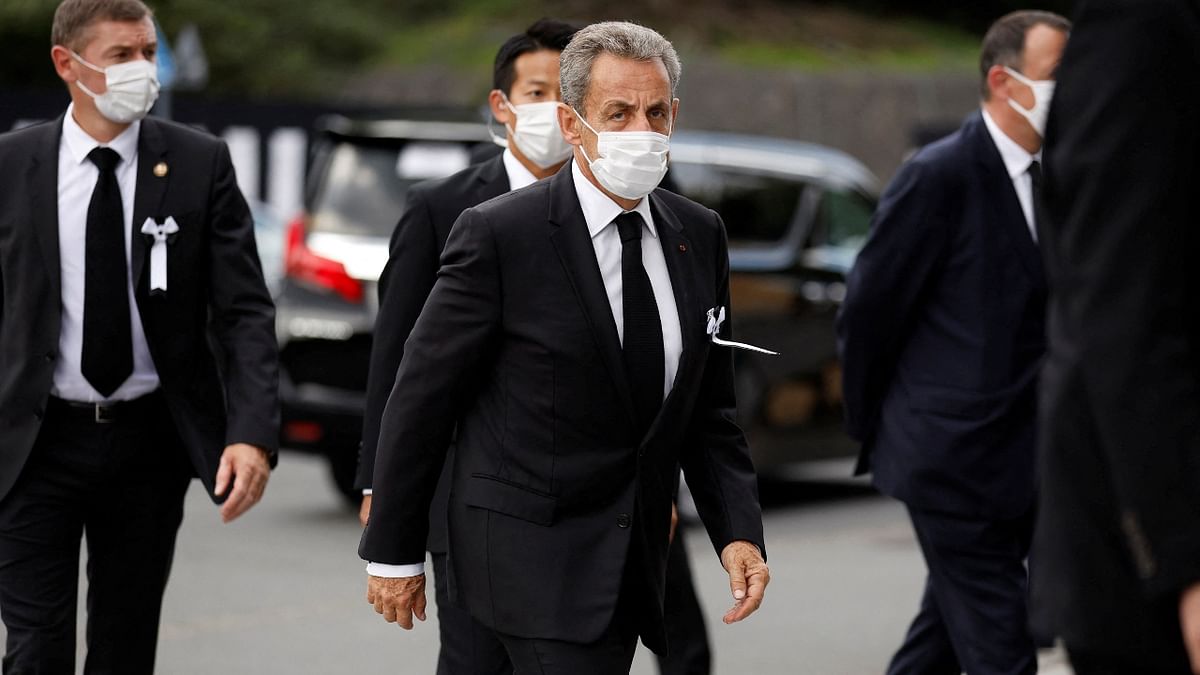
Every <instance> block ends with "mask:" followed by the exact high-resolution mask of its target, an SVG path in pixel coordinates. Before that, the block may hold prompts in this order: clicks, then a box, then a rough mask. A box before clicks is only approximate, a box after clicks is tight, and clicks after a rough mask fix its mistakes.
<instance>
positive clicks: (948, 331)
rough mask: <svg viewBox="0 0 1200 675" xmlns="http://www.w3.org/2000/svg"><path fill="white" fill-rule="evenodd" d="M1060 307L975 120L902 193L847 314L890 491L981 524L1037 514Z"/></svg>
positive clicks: (847, 377) (849, 375) (870, 453)
mask: <svg viewBox="0 0 1200 675" xmlns="http://www.w3.org/2000/svg"><path fill="white" fill-rule="evenodd" d="M1045 295H1046V286H1045V277H1044V274H1043V270H1042V262H1041V257H1040V253H1039V251H1038V248H1037V246H1036V244H1035V243H1034V240H1033V237H1032V235H1031V234H1030V232H1029V228H1028V225H1027V222H1026V220H1025V216H1024V214H1023V213H1022V211H1021V206H1020V202H1019V201H1018V199H1017V194H1016V190H1015V189H1014V187H1013V184H1012V180H1011V179H1010V178H1009V175H1008V172H1007V170H1006V169H1005V167H1004V163H1003V161H1002V160H1001V158H1000V153H999V151H998V150H997V149H996V146H995V143H994V142H993V141H992V139H991V136H990V135H989V134H988V131H987V127H986V126H985V123H984V120H983V116H982V114H981V113H975V114H973V115H971V116H970V117H969V118H968V119H967V121H966V122H965V123H964V124H963V126H962V128H961V129H959V130H958V131H957V132H955V133H954V134H952V135H950V136H948V137H946V138H944V139H942V140H940V141H938V142H936V143H934V144H932V145H930V146H928V147H926V148H924V149H923V150H921V151H920V152H919V153H917V155H916V156H915V157H913V159H912V160H910V161H909V162H908V163H907V164H905V165H904V167H902V168H901V170H900V172H899V174H898V175H897V176H896V178H895V179H894V180H893V181H892V183H891V185H889V186H888V189H887V191H886V192H885V193H884V195H883V198H882V200H881V201H880V204H879V208H878V210H877V212H876V214H875V217H874V220H873V222H872V227H871V234H870V238H869V239H868V240H867V243H866V245H865V246H864V248H863V250H862V252H861V253H859V256H858V260H857V262H856V263H855V265H854V269H853V270H852V271H851V273H850V276H849V279H848V289H847V295H846V299H845V302H844V303H843V304H842V308H841V312H840V315H839V317H838V346H839V349H840V351H841V359H842V364H843V369H844V392H845V407H846V414H847V421H848V428H849V431H850V434H851V435H852V436H854V437H855V438H856V439H858V440H860V441H862V442H863V450H862V456H861V458H860V468H861V469H863V470H865V469H867V468H868V467H869V468H870V470H872V471H873V473H874V481H875V484H876V486H877V487H879V489H880V490H881V491H883V492H884V493H886V494H889V495H891V496H893V497H896V498H898V499H900V500H902V501H904V502H906V503H907V504H909V505H910V506H913V507H915V508H919V509H927V510H934V511H942V512H950V513H956V514H960V515H965V516H973V517H976V516H977V517H986V518H1010V517H1015V516H1017V515H1020V514H1022V513H1025V512H1026V511H1027V510H1028V509H1029V508H1030V506H1031V505H1032V503H1033V488H1034V480H1033V466H1034V459H1033V455H1034V426H1035V425H1034V422H1035V416H1036V414H1035V406H1036V384H1037V373H1038V368H1039V367H1040V365H1041V361H1042V358H1043V355H1044V350H1045V337H1044V330H1045V328H1044V312H1045Z"/></svg>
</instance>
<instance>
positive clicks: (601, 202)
mask: <svg viewBox="0 0 1200 675" xmlns="http://www.w3.org/2000/svg"><path fill="white" fill-rule="evenodd" d="M504 155H505V157H504V159H505V167H506V168H508V161H509V158H510V157H511V154H510V153H509V152H508V151H507V150H506V151H505V152H504ZM512 160H513V161H514V162H516V158H515V157H513V158H512ZM517 164H518V165H519V164H520V163H519V162H517ZM521 168H522V169H524V168H525V167H523V166H522V167H521ZM526 173H528V172H526ZM530 175H531V176H532V174H530ZM571 178H572V179H573V180H574V182H575V194H576V195H577V196H578V197H579V206H580V207H581V208H582V209H583V219H584V221H585V222H586V223H587V228H588V232H589V233H590V234H591V238H592V248H593V249H594V250H595V252H596V262H597V263H598V264H599V266H600V276H601V277H603V279H604V290H605V291H606V292H607V294H608V304H609V307H610V308H611V309H612V313H613V321H615V322H616V324H617V335H618V337H620V339H621V341H622V342H624V340H625V312H624V307H625V303H624V296H623V286H622V282H621V235H620V234H618V233H617V226H616V224H615V223H614V222H613V221H615V220H616V218H617V216H619V215H621V214H622V213H624V212H625V210H624V209H622V208H621V206H620V205H619V204H617V203H616V202H614V201H613V200H611V199H609V198H608V196H607V195H605V194H604V193H603V192H601V191H600V189H599V188H597V187H596V186H595V185H593V184H592V183H591V181H589V180H588V179H587V178H586V177H584V175H583V173H582V172H580V170H579V166H578V165H577V164H576V163H575V162H574V161H572V162H571ZM509 181H510V184H511V185H512V188H513V189H514V190H515V189H517V185H516V184H515V182H514V181H513V171H512V170H511V169H509ZM522 187H523V186H522ZM633 210H634V212H635V213H637V214H639V215H641V217H642V220H643V222H644V223H645V225H644V227H645V231H643V232H642V266H643V267H645V268H646V275H647V276H648V277H650V288H651V289H652V290H653V291H654V301H655V304H657V305H658V315H659V318H660V320H661V321H662V332H663V360H664V362H663V366H664V367H663V398H664V399H665V398H666V397H667V395H668V394H670V393H671V388H672V387H673V386H674V384H675V375H676V373H677V372H678V371H679V358H680V356H681V355H682V354H683V332H682V328H681V327H680V325H679V308H678V307H677V306H676V305H675V292H674V289H673V288H672V286H671V276H670V274H668V272H667V261H666V258H665V257H664V255H663V249H662V244H661V243H660V242H659V240H658V230H657V229H656V228H655V226H654V217H653V216H652V215H651V214H650V198H649V197H647V198H645V199H642V200H641V201H639V202H638V204H637V206H636V207H634V209H633ZM647 233H648V234H649V236H646V235H647ZM424 573H425V563H414V564H411V565H384V564H381V563H373V562H369V563H367V574H370V575H371V576H376V577H413V576H417V575H420V574H424Z"/></svg>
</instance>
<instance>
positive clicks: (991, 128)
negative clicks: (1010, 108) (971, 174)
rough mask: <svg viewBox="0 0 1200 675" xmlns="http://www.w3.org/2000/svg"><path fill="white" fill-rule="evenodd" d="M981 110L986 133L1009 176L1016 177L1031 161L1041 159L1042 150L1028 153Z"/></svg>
mask: <svg viewBox="0 0 1200 675" xmlns="http://www.w3.org/2000/svg"><path fill="white" fill-rule="evenodd" d="M982 112H983V123H984V125H985V126H987V130H988V134H989V135H990V136H991V137H992V143H994V144H995V145H996V149H997V150H999V151H1000V159H1001V160H1003V161H1004V168H1005V169H1006V170H1007V171H1008V176H1009V178H1013V179H1016V178H1017V177H1019V176H1021V175H1022V174H1024V173H1025V172H1026V171H1028V170H1029V165H1030V164H1031V163H1033V162H1040V161H1042V151H1041V150H1038V151H1037V152H1036V153H1034V154H1032V155H1031V154H1029V153H1028V152H1026V151H1025V148H1022V147H1021V146H1020V145H1017V142H1016V141H1014V140H1013V139H1011V138H1009V137H1008V134H1006V133H1004V131H1003V130H1001V129H1000V125H998V124H996V120H994V119H992V116H991V115H989V114H988V111H986V110H984V111H982Z"/></svg>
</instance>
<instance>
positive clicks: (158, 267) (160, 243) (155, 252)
mask: <svg viewBox="0 0 1200 675" xmlns="http://www.w3.org/2000/svg"><path fill="white" fill-rule="evenodd" d="M178 231H179V225H178V224H177V223H176V222H175V219H174V218H171V217H168V218H167V219H166V221H164V222H163V223H161V224H159V223H156V222H155V221H154V219H153V218H147V219H146V222H145V223H143V224H142V234H144V235H146V236H148V237H152V238H153V239H154V244H153V245H152V246H151V247H150V290H151V291H152V292H153V291H162V292H166V290H167V243H168V239H169V238H170V236H171V235H173V234H175V233H176V232H178Z"/></svg>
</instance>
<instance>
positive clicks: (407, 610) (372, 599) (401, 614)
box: [367, 574, 425, 630]
mask: <svg viewBox="0 0 1200 675" xmlns="http://www.w3.org/2000/svg"><path fill="white" fill-rule="evenodd" d="M367 602H369V603H371V604H372V605H375V611H376V612H378V613H380V614H382V615H383V618H384V620H386V621H387V622H388V623H398V624H400V627H401V628H403V629H404V630H412V627H413V617H414V616H416V617H417V618H418V619H420V620H421V621H424V620H425V575H424V574H421V575H419V576H415V577H394V578H393V577H376V576H369V575H368V576H367Z"/></svg>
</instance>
